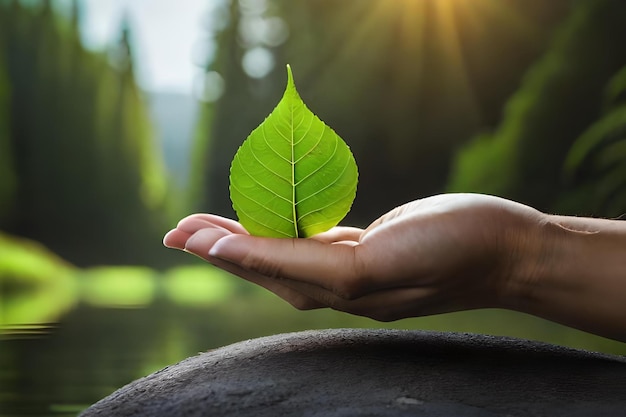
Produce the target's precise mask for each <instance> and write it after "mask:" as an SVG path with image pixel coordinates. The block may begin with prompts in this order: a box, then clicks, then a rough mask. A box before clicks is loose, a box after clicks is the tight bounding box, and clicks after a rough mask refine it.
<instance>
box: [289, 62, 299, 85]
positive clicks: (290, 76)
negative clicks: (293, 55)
mask: <svg viewBox="0 0 626 417" xmlns="http://www.w3.org/2000/svg"><path fill="white" fill-rule="evenodd" d="M288 90H294V91H297V90H296V83H295V82H294V81H293V74H292V73H291V66H290V65H289V64H287V91H288Z"/></svg>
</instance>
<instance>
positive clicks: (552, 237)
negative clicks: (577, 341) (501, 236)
mask: <svg viewBox="0 0 626 417" xmlns="http://www.w3.org/2000/svg"><path fill="white" fill-rule="evenodd" d="M516 260H517V263H516V268H515V269H514V271H515V273H514V274H512V275H511V279H510V280H509V292H508V297H507V298H506V301H507V302H508V305H507V307H508V308H511V309H514V310H518V311H522V312H525V313H529V314H533V315H536V316H539V317H543V318H546V319H548V320H552V321H555V322H559V323H562V324H565V325H568V326H571V327H575V328H579V329H582V330H586V331H590V332H593V333H597V334H601V335H605V336H608V337H613V338H616V339H621V340H624V339H625V338H626V323H625V320H624V317H626V315H625V308H626V307H624V306H626V222H623V221H613V220H604V219H591V218H578V217H567V216H553V215H546V214H544V215H542V218H541V220H540V221H539V222H538V223H537V224H536V225H535V227H533V228H531V230H530V231H529V232H528V233H527V234H526V236H525V239H524V240H523V241H522V244H521V245H518V248H517V256H516Z"/></svg>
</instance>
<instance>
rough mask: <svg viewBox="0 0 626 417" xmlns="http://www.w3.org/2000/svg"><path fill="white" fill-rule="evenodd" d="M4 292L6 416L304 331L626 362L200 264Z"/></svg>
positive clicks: (479, 322) (534, 333)
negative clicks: (327, 305)
mask: <svg viewBox="0 0 626 417" xmlns="http://www.w3.org/2000/svg"><path fill="white" fill-rule="evenodd" d="M3 282H4V283H3ZM0 284H3V285H2V287H1V288H2V293H1V294H0V295H2V298H1V299H0V303H1V304H0V415H1V416H2V417H9V416H11V417H13V416H74V415H76V414H77V413H78V412H80V411H81V410H83V409H84V408H86V407H87V406H89V405H90V404H92V403H93V402H95V401H97V400H99V399H100V398H102V397H104V396H106V395H108V394H110V393H111V392H113V391H114V390H115V389H117V388H119V387H121V386H123V385H124V384H127V383H128V382H130V381H132V380H134V379H137V378H139V377H141V376H144V375H147V374H149V373H151V372H154V371H156V370H158V369H160V368H163V367H165V366H166V365H168V364H173V363H176V362H178V361H180V360H182V359H184V358H186V357H188V356H191V355H195V354H197V353H199V352H203V351H206V350H209V349H213V348H216V347H220V346H224V345H227V344H230V343H234V342H237V341H241V340H245V339H250V338H254V337H260V336H265V335H270V334H276V333H284V332H292V331H299V330H306V329H322V328H340V327H369V328H404V329H427V330H443V331H457V332H473V333H486V334H496V335H508V336H514V337H521V338H528V339H535V340H543V341H547V342H551V343H556V344H562V345H566V346H572V347H579V348H585V349H588V350H595V351H603V352H607V353H616V354H626V344H623V343H619V342H615V341H610V340H607V339H604V338H600V337H597V336H592V335H589V334H587V333H583V332H580V331H576V330H572V329H568V328H566V327H563V326H559V325H556V324H553V323H550V322H547V321H545V320H540V319H537V318H534V317H531V316H528V315H524V314H519V313H514V312H509V311H503V310H476V311H471V312H463V313H451V314H443V315H438V316H433V317H425V318H415V319H406V320H401V321H398V322H394V323H379V322H375V321H372V320H369V319H365V318H360V317H353V316H349V315H346V314H343V313H339V312H334V311H330V310H317V311H297V310H295V309H293V308H292V307H291V306H289V305H288V304H287V303H285V302H283V301H282V300H280V299H278V298H277V297H275V296H273V295H272V294H269V293H267V292H265V291H263V290H261V289H258V288H256V287H254V286H252V285H251V284H248V283H245V282H242V281H240V280H238V279H236V278H235V277H232V276H230V275H228V274H226V273H223V272H221V271H218V270H217V269H214V268H212V267H210V266H208V265H204V264H202V265H196V264H193V265H189V266H183V267H178V268H173V269H171V270H169V271H165V272H155V271H153V270H151V269H149V268H143V267H107V268H92V269H89V270H78V271H76V270H73V271H72V273H71V274H69V275H67V276H63V277H61V276H57V277H54V278H51V279H49V280H46V281H41V282H38V283H37V284H33V283H31V284H29V285H27V286H21V287H19V288H17V289H16V288H15V287H16V286H15V285H14V284H11V285H9V284H7V281H6V280H5V281H2V280H0Z"/></svg>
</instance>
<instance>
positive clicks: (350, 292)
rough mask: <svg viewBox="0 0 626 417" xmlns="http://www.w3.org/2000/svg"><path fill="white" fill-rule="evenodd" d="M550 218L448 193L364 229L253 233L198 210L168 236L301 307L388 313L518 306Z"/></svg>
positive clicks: (390, 316)
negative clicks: (520, 287) (279, 235)
mask: <svg viewBox="0 0 626 417" xmlns="http://www.w3.org/2000/svg"><path fill="white" fill-rule="evenodd" d="M543 216H544V215H543V214H542V213H540V212H539V211H537V210H535V209H532V208H530V207H527V206H524V205H522V204H518V203H514V202H511V201H509V200H505V199H501V198H497V197H491V196H485V195H477V194H444V195H438V196H434V197H429V198H425V199H422V200H416V201H413V202H411V203H408V204H405V205H403V206H400V207H397V208H395V209H393V210H392V211H390V212H389V213H387V214H385V215H383V216H382V217H380V218H379V219H377V220H376V221H374V222H373V223H372V224H371V225H370V226H369V227H367V229H364V230H363V229H357V228H348V227H336V228H333V229H331V230H330V231H328V232H325V233H321V234H319V235H316V236H314V237H312V238H309V239H275V238H263V237H254V236H250V235H249V234H248V233H247V232H246V230H245V229H244V228H243V227H242V226H241V225H240V224H239V223H237V222H235V221H233V220H229V219H225V218H223V217H219V216H215V215H210V214H194V215H191V216H189V217H186V218H185V219H183V220H181V221H180V222H179V224H178V225H177V227H176V229H174V230H172V231H170V232H169V233H168V234H167V235H166V236H165V238H164V244H165V245H166V246H168V247H172V248H178V249H184V250H185V251H188V252H191V253H193V254H195V255H197V256H199V257H201V258H203V259H205V260H206V261H208V262H210V263H212V264H214V265H216V266H218V267H220V268H222V269H224V270H227V271H229V272H231V273H233V274H235V275H238V276H240V277H242V278H244V279H246V280H248V281H251V282H254V283H256V284H258V285H261V286H263V287H265V288H267V289H268V290H270V291H272V292H274V293H275V294H277V295H278V296H280V297H281V298H283V299H285V300H286V301H288V302H289V303H291V304H292V305H293V306H295V307H296V308H299V309H312V308H319V307H330V308H333V309H336V310H341V311H345V312H348V313H352V314H356V315H361V316H367V317H371V318H374V319H377V320H381V321H390V320H396V319H400V318H404V317H412V316H421V315H428V314H436V313H442V312H448V311H457V310H465V309H473V308H483V307H511V303H514V302H515V301H512V299H513V298H514V297H512V293H513V292H514V290H515V287H516V283H517V282H519V281H520V280H521V281H524V280H530V279H532V277H531V276H530V273H531V272H532V270H533V265H532V262H529V260H528V257H527V256H519V254H520V253H525V254H527V253H535V252H536V253H539V252H540V251H539V250H536V251H535V250H528V247H527V246H528V245H530V244H535V243H531V242H536V241H537V240H538V239H532V238H531V236H530V235H532V234H533V233H534V232H535V231H536V230H537V229H538V227H539V225H540V224H541V221H542V218H543ZM539 240H540V239H539Z"/></svg>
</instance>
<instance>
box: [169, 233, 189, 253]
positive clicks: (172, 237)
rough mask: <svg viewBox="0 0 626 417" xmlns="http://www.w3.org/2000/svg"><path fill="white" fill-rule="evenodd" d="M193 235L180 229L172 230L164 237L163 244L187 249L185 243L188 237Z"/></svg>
mask: <svg viewBox="0 0 626 417" xmlns="http://www.w3.org/2000/svg"><path fill="white" fill-rule="evenodd" d="M190 236H191V235H190V234H189V233H186V232H183V231H181V230H178V229H174V230H170V231H169V232H167V234H166V235H165V236H164V237H163V245H165V246H166V247H168V248H173V249H181V250H182V249H185V244H186V243H187V239H189V237H190Z"/></svg>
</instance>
